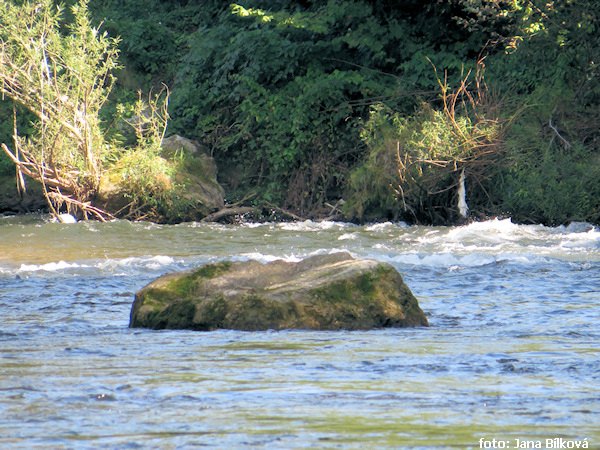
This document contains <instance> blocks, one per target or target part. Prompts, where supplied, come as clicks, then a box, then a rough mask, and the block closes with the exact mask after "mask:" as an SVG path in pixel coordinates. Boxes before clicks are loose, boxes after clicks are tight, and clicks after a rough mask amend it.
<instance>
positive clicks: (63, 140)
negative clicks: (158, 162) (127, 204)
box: [0, 0, 118, 219]
mask: <svg viewBox="0 0 600 450" xmlns="http://www.w3.org/2000/svg"><path fill="white" fill-rule="evenodd" d="M72 13H73V19H72V22H71V23H70V24H69V25H68V26H67V27H66V30H65V29H63V26H62V25H63V23H62V17H63V11H62V9H61V8H60V7H56V6H54V4H53V2H52V0H41V1H40V2H35V3H33V2H27V3H24V4H22V5H20V6H15V5H13V4H11V3H9V2H1V3H0V17H1V18H0V92H1V93H2V96H3V97H4V96H7V97H9V98H10V99H12V100H13V101H14V102H15V103H17V104H20V105H23V106H24V107H25V108H27V109H28V110H30V111H31V112H32V113H33V114H34V115H35V116H36V117H37V118H38V121H37V123H36V124H35V133H34V134H33V136H31V137H30V138H22V137H19V135H18V130H17V129H16V128H17V127H16V125H15V130H14V143H13V148H12V149H11V148H10V147H9V146H8V145H7V144H6V143H3V144H2V149H3V150H4V152H5V153H6V154H7V155H8V156H9V157H10V158H11V159H12V160H13V161H14V162H15V164H16V165H17V172H18V180H20V181H19V184H20V186H21V187H23V188H24V178H23V174H25V175H27V176H30V177H31V178H33V179H35V180H38V181H40V182H41V183H42V184H43V186H44V192H45V194H46V198H47V201H48V205H49V206H50V209H51V210H52V211H53V212H54V213H56V212H57V211H58V209H59V207H60V205H62V204H66V205H67V208H68V210H69V211H71V210H72V209H76V210H80V211H82V212H83V214H84V216H85V217H86V218H87V216H88V213H92V214H93V215H94V216H96V217H97V218H99V219H104V218H105V217H107V213H105V212H103V211H101V210H99V209H97V208H94V207H92V206H91V204H90V202H89V201H90V199H91V198H92V197H93V195H94V194H95V193H96V191H97V189H98V187H99V183H100V177H101V170H102V167H101V164H102V152H103V151H104V150H106V145H105V143H104V136H103V132H102V129H101V124H100V120H99V116H98V114H99V111H100V109H101V108H102V106H103V105H104V103H105V102H106V100H107V99H108V95H109V93H110V91H111V88H112V86H113V83H114V81H115V79H114V77H113V75H112V71H113V69H115V68H117V66H118V64H117V57H118V50H117V40H116V39H114V38H111V37H109V36H108V35H107V33H101V32H100V31H99V30H98V29H97V28H94V27H92V25H91V22H90V18H89V15H88V12H87V0H81V1H80V2H79V3H78V4H76V5H74V6H73V7H72ZM15 124H16V118H15Z"/></svg>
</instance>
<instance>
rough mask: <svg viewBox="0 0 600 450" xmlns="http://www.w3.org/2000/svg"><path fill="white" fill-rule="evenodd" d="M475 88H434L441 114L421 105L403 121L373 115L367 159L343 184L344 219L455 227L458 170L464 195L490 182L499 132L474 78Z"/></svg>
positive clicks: (385, 112) (377, 111) (366, 133)
mask: <svg viewBox="0 0 600 450" xmlns="http://www.w3.org/2000/svg"><path fill="white" fill-rule="evenodd" d="M475 85H476V90H475V92H472V91H471V90H470V85H469V83H468V75H467V76H466V77H465V79H464V80H463V81H462V83H461V84H460V87H459V88H458V89H456V90H455V91H454V92H450V90H449V88H448V86H447V83H446V82H442V81H441V80H440V87H441V90H442V95H441V98H442V102H441V106H442V108H441V109H434V108H432V107H431V105H430V104H429V103H423V104H422V105H421V108H420V109H419V111H418V112H417V113H416V114H415V115H413V116H412V117H409V118H404V117H402V116H401V114H399V113H398V112H394V111H392V110H391V109H389V108H387V107H385V106H383V105H377V106H375V107H372V110H371V115H370V117H369V119H368V120H367V121H366V122H365V123H364V125H363V127H362V138H363V140H364V142H365V143H366V145H367V148H368V149H369V157H368V158H367V161H366V162H365V163H363V164H362V165H361V166H359V167H358V168H357V169H355V170H354V171H353V173H352V175H351V177H350V183H349V189H348V192H347V203H346V205H345V212H346V214H347V215H348V216H349V217H351V218H356V219H358V220H364V219H365V218H367V219H368V218H370V217H377V216H381V215H384V216H387V217H388V218H394V219H398V218H401V219H403V220H406V221H409V222H421V223H439V224H442V223H448V222H453V221H456V220H457V219H458V213H459V210H458V207H457V204H458V196H457V190H458V185H459V179H460V176H461V174H462V172H463V170H464V173H465V175H466V185H467V187H468V189H467V191H468V192H471V191H472V190H473V189H474V188H475V187H477V185H481V183H482V182H483V181H484V180H487V179H488V178H489V177H490V175H491V173H492V170H493V169H492V167H493V165H494V164H495V162H496V160H497V159H498V157H499V155H500V153H501V151H502V134H503V131H504V130H503V124H502V122H501V121H500V119H499V118H498V117H497V115H495V114H497V112H496V111H495V110H494V106H493V105H494V102H493V101H490V100H491V99H490V96H489V93H488V92H487V89H486V88H485V84H484V83H483V78H482V75H481V74H480V73H478V75H477V76H476V83H475ZM471 200H473V199H471ZM479 201H480V200H479V199H477V201H476V202H475V204H473V202H471V204H470V206H471V209H472V210H473V209H475V211H476V212H480V211H481V209H482V205H480V204H478V202H479Z"/></svg>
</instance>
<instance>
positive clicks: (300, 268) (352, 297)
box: [130, 253, 428, 331]
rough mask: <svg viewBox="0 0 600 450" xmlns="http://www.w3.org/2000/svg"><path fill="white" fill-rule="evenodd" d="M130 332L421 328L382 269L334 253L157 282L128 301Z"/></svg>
mask: <svg viewBox="0 0 600 450" xmlns="http://www.w3.org/2000/svg"><path fill="white" fill-rule="evenodd" d="M130 326H131V327H136V328H137V327H143V328H153V329H164V328H171V329H192V330H204V331H207V330H215V329H220V328H227V329H236V330H246V331H257V330H268V329H275V330H282V329H313V330H342V329H346V330H366V329H373V328H384V327H410V326H428V322H427V318H426V317H425V314H424V313H423V311H422V310H421V308H420V307H419V304H418V302H417V299H416V298H415V297H414V295H413V294H412V292H411V291H410V289H409V288H408V286H406V284H405V283H404V281H403V280H402V276H401V275H400V274H399V273H398V271H396V269H394V267H392V266H391V265H390V264H387V263H382V262H379V261H375V260H372V259H354V258H353V257H352V256H350V255H349V254H348V253H335V254H330V255H319V256H313V257H310V258H307V259H305V260H303V261H300V262H298V263H291V262H284V261H273V262H271V263H268V264H263V263H260V262H258V261H238V262H230V261H223V262H219V263H215V264H206V265H204V266H201V267H199V268H196V269H192V270H187V271H183V272H177V273H171V274H167V275H164V276H162V277H160V278H158V279H157V280H155V281H153V282H152V283H150V284H149V285H147V286H146V287H144V288H142V289H141V290H139V291H138V292H137V293H136V295H135V301H134V303H133V306H132V309H131V318H130Z"/></svg>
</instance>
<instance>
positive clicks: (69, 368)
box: [0, 215, 600, 449]
mask: <svg viewBox="0 0 600 450" xmlns="http://www.w3.org/2000/svg"><path fill="white" fill-rule="evenodd" d="M340 250H345V251H349V252H350V253H351V254H352V255H354V256H356V257H369V258H374V259H377V260H380V261H387V262H390V263H391V264H393V265H394V266H395V267H396V268H397V269H398V270H399V271H400V272H401V273H402V274H403V276H404V279H405V281H406V283H407V284H408V285H409V287H410V288H411V289H412V291H413V293H414V294H415V296H416V297H417V298H418V299H419V303H420V306H421V308H422V309H423V310H424V311H425V313H426V314H427V316H428V319H429V321H430V324H431V326H430V327H429V328H412V329H385V330H374V331H353V332H339V331H336V332H331V331H328V332H319V331H280V332H275V331H266V332H252V333H249V332H239V331H232V330H220V331H214V332H192V331H179V330H177V331H173V330H163V331H152V330H145V329H130V328H129V327H128V324H129V312H130V308H131V304H132V301H133V296H134V293H135V291H136V290H138V289H140V288H142V287H143V286H145V285H146V284H147V283H149V282H150V281H152V280H153V279H155V278H157V277H158V276H160V275H162V274H164V273H166V272H172V271H177V270H181V269H186V268H189V267H194V266H197V265H199V264H202V263H205V262H212V261H218V260H222V259H237V260H239V259H258V260H260V261H263V262H267V261H271V260H274V259H285V260H288V261H297V260H300V259H302V258H303V257H306V256H308V255H314V254H322V253H329V252H336V251H340ZM0 314H1V318H0V447H1V448H2V449H17V448H18V449H21V448H27V449H31V448H40V449H41V448H44V449H46V448H56V449H61V448H65V449H70V448H73V449H86V448H111V449H112V448H131V449H136V448H165V449H175V448H177V449H179V448H197V447H208V448H282V449H283V448H285V449H288V448H437V449H440V448H442V449H443V448H475V449H477V448H519V447H521V448H526V447H522V446H524V445H527V446H528V447H529V448H536V447H537V448H560V447H557V446H558V445H569V446H570V447H568V448H577V447H581V448H585V447H583V446H584V445H587V446H588V447H589V448H600V428H599V427H598V423H599V419H598V418H599V417H600V339H599V338H600V327H599V325H598V324H599V323H600V230H599V229H598V228H594V227H592V226H591V225H588V224H584V223H575V224H572V225H571V226H569V227H558V228H549V227H544V226H541V225H540V226H534V225H516V224H513V223H512V222H511V221H510V220H491V221H488V222H481V223H473V224H470V225H466V226H461V227H421V226H407V225H405V224H402V223H398V224H392V223H383V224H376V225H366V226H356V225H352V224H347V223H334V222H320V223H317V222H302V223H279V224H274V223H273V224H243V225H236V226H233V225H231V226H229V225H227V226H225V225H219V224H198V223H186V224H180V225H156V224H150V223H130V222H126V221H116V222H111V223H98V222H79V223H76V224H58V223H49V222H48V221H46V220H45V219H44V218H43V217H41V216H36V215H32V216H21V217H5V218H0ZM540 446H541V447H540Z"/></svg>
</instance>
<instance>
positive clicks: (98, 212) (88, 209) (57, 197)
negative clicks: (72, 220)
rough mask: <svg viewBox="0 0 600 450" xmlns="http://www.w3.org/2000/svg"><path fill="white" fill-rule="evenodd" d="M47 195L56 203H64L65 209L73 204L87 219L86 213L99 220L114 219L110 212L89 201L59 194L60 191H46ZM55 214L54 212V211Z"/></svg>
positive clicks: (68, 208)
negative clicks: (81, 200) (85, 201)
mask: <svg viewBox="0 0 600 450" xmlns="http://www.w3.org/2000/svg"><path fill="white" fill-rule="evenodd" d="M47 196H48V197H49V198H50V199H51V200H52V201H53V202H55V203H56V204H58V205H60V204H66V205H67V210H69V211H70V209H71V207H72V206H74V207H76V208H78V209H80V210H81V211H82V212H83V215H84V217H85V219H86V220H87V219H88V213H91V214H94V215H95V216H96V217H97V218H98V220H100V221H101V222H107V221H108V220H114V219H116V217H115V216H113V215H112V214H110V213H108V212H106V211H104V210H102V209H100V208H96V207H95V206H92V205H90V204H89V203H84V202H80V201H79V200H75V199H74V198H71V197H69V196H67V195H64V194H61V193H60V192H48V193H47ZM55 214H56V213H55Z"/></svg>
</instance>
